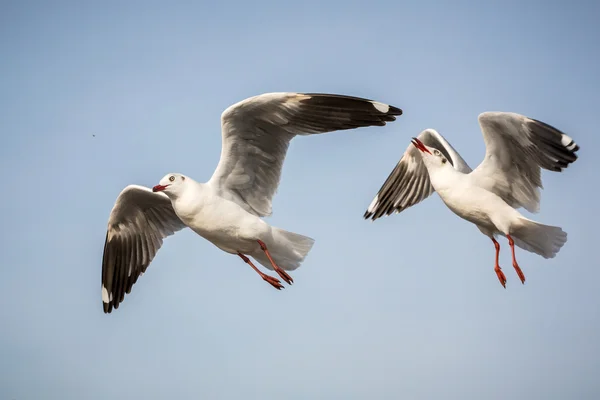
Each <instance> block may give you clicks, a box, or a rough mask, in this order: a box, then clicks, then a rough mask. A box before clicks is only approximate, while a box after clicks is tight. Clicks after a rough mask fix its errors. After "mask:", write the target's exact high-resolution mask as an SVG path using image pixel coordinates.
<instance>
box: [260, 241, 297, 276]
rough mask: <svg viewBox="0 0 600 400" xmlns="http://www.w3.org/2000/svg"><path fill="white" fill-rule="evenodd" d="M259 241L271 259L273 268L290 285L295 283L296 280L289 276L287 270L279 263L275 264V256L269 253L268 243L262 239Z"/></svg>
mask: <svg viewBox="0 0 600 400" xmlns="http://www.w3.org/2000/svg"><path fill="white" fill-rule="evenodd" d="M257 242H258V244H259V245H260V248H261V249H262V251H264V252H265V254H266V255H267V257H268V258H269V261H271V265H273V269H274V270H275V272H277V274H278V275H279V276H280V277H281V279H283V280H284V281H286V282H287V283H288V285H291V284H292V283H294V280H293V279H292V277H291V276H289V275H288V274H287V272H285V271H284V270H283V269H281V268H280V267H279V266H278V265H277V264H275V261H273V258H272V257H271V254H270V253H269V250H268V249H267V245H266V244H265V243H264V242H263V241H262V240H257Z"/></svg>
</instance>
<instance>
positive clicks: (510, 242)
mask: <svg viewBox="0 0 600 400" xmlns="http://www.w3.org/2000/svg"><path fill="white" fill-rule="evenodd" d="M506 237H507V238H508V244H509V245H510V250H511V251H512V262H513V267H515V271H517V275H519V279H521V283H522V284H523V285H524V284H525V274H523V271H521V267H519V264H518V263H517V259H516V258H515V241H514V240H513V238H511V237H510V235H506Z"/></svg>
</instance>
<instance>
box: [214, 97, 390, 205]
mask: <svg viewBox="0 0 600 400" xmlns="http://www.w3.org/2000/svg"><path fill="white" fill-rule="evenodd" d="M401 114H402V110H400V109H399V108H396V107H393V106H390V105H387V104H383V103H379V102H377V101H372V100H367V99H362V98H357V97H350V96H342V95H334V94H319V93H267V94H263V95H259V96H255V97H251V98H249V99H246V100H243V101H241V102H239V103H237V104H234V105H232V106H231V107H229V108H227V109H226V110H225V111H224V112H223V114H222V116H221V130H222V135H223V144H222V150H221V159H220V161H219V164H218V166H217V168H216V170H215V172H214V174H213V176H212V178H211V179H210V181H209V184H211V185H213V186H214V187H215V188H216V189H217V190H218V192H219V194H220V195H221V196H223V197H225V198H227V199H230V200H233V201H235V202H237V203H238V204H240V205H241V206H242V207H243V208H244V209H246V210H247V211H248V212H250V213H252V214H255V215H258V216H267V215H270V214H271V212H272V210H271V200H272V198H273V195H274V194H275V192H276V190H277V187H278V186H279V180H280V178H281V169H282V166H283V161H284V159H285V156H286V153H287V149H288V146H289V143H290V141H291V140H292V138H294V136H296V135H310V134H318V133H325V132H332V131H337V130H345V129H353V128H358V127H366V126H383V125H385V124H386V122H389V121H394V120H395V119H396V117H395V116H396V115H401Z"/></svg>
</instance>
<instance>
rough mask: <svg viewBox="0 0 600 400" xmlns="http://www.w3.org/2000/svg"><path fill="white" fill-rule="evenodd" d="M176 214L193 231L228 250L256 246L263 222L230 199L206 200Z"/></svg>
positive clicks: (255, 248) (244, 251)
mask: <svg viewBox="0 0 600 400" xmlns="http://www.w3.org/2000/svg"><path fill="white" fill-rule="evenodd" d="M180 218H181V219H182V220H183V222H184V223H185V224H186V225H187V226H189V227H190V228H191V229H192V230H193V231H194V232H196V233H197V234H198V235H200V236H202V237H203V238H204V239H206V240H208V241H209V242H211V243H212V244H214V245H215V246H217V247H218V248H219V249H221V250H223V251H225V252H227V253H232V254H237V253H238V252H241V253H250V252H253V251H256V250H257V249H259V247H260V246H259V244H258V242H257V241H256V239H258V236H260V235H261V233H262V231H263V230H264V227H265V226H266V223H265V222H264V221H262V220H261V219H260V218H258V217H256V216H254V215H252V214H249V213H248V212H246V211H245V210H244V209H242V208H241V207H240V206H238V205H237V204H235V203H233V202H230V201H223V200H220V201H218V202H206V203H204V204H202V205H201V206H200V207H198V208H197V209H196V210H195V211H194V212H193V213H189V214H188V215H181V216H180Z"/></svg>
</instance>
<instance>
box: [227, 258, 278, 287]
mask: <svg viewBox="0 0 600 400" xmlns="http://www.w3.org/2000/svg"><path fill="white" fill-rule="evenodd" d="M238 256H240V257H241V258H242V260H244V262H245V263H246V264H248V265H249V266H251V267H252V269H253V270H255V271H256V272H257V273H258V274H259V275H260V277H261V278H263V279H264V280H265V281H267V282H268V283H270V284H271V285H272V286H273V287H274V288H275V289H277V290H281V289H283V285H282V284H281V282H279V279H277V278H274V277H272V276H269V275H267V274H263V273H262V272H260V270H259V269H258V268H256V267H255V266H254V264H252V261H250V259H249V258H248V257H246V256H245V255H243V254H242V253H240V252H238Z"/></svg>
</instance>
